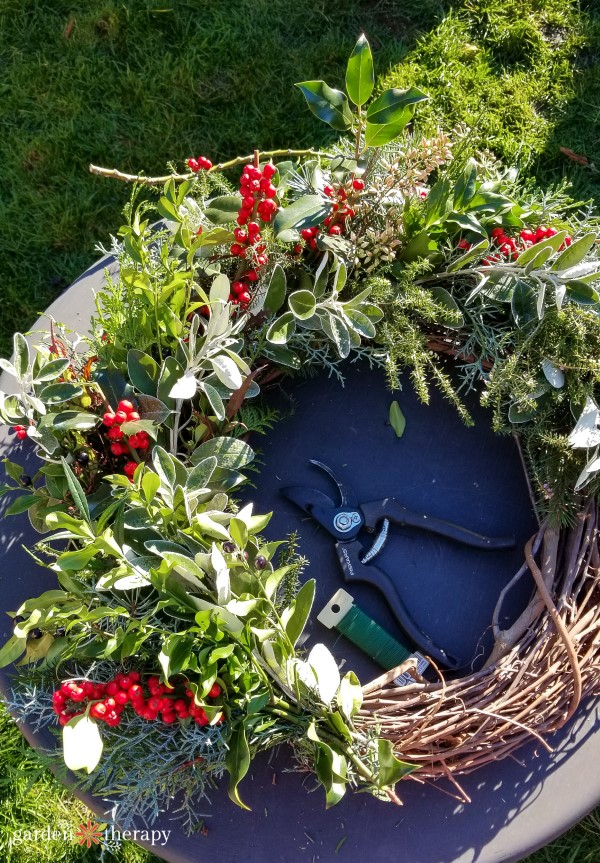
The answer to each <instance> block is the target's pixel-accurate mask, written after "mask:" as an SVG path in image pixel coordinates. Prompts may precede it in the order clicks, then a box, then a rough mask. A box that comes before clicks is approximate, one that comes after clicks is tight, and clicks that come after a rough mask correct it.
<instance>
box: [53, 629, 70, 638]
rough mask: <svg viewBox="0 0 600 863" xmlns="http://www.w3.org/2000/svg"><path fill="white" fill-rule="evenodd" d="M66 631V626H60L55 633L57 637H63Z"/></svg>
mask: <svg viewBox="0 0 600 863" xmlns="http://www.w3.org/2000/svg"><path fill="white" fill-rule="evenodd" d="M66 632H67V630H66V629H65V628H64V626H59V627H58V629H57V630H56V632H55V633H54V634H55V636H56V637H57V638H62V637H63V635H65V634H66Z"/></svg>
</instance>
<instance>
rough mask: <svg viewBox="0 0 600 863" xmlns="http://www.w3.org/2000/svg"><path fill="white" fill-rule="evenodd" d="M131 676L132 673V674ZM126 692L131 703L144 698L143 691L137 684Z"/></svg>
mask: <svg viewBox="0 0 600 863" xmlns="http://www.w3.org/2000/svg"><path fill="white" fill-rule="evenodd" d="M132 675H133V672H132ZM132 675H130V676H132ZM128 692H129V697H130V698H131V700H132V701H138V700H139V699H140V698H143V697H144V690H143V688H142V687H141V686H140V685H139V684H137V683H134V684H133V686H130V687H129V690H128Z"/></svg>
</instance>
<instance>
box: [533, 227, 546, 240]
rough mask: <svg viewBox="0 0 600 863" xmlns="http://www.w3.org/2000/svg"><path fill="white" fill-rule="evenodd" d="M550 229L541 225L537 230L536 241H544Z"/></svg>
mask: <svg viewBox="0 0 600 863" xmlns="http://www.w3.org/2000/svg"><path fill="white" fill-rule="evenodd" d="M547 231H548V228H546V226H545V225H540V226H539V228H536V229H535V238H536V240H543V239H544V238H545V237H546V236H547Z"/></svg>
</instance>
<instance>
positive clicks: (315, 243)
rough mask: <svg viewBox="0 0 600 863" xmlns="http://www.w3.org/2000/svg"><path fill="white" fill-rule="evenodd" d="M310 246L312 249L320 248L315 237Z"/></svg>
mask: <svg viewBox="0 0 600 863" xmlns="http://www.w3.org/2000/svg"><path fill="white" fill-rule="evenodd" d="M308 245H309V246H310V247H311V249H316V248H318V243H317V241H316V239H315V238H314V237H313V238H312V240H311V241H310V243H309V244H308Z"/></svg>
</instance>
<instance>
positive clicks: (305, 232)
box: [300, 228, 313, 242]
mask: <svg viewBox="0 0 600 863" xmlns="http://www.w3.org/2000/svg"><path fill="white" fill-rule="evenodd" d="M300 236H301V237H302V239H303V240H306V241H307V242H308V240H312V237H313V232H312V228H302V230H301V231H300Z"/></svg>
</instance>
